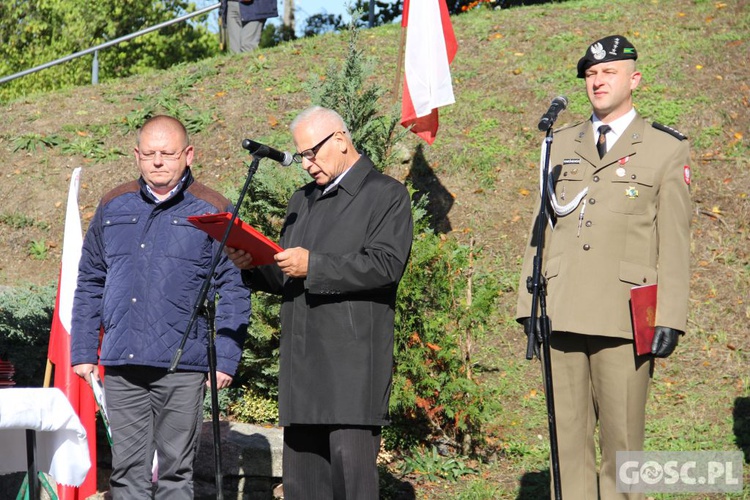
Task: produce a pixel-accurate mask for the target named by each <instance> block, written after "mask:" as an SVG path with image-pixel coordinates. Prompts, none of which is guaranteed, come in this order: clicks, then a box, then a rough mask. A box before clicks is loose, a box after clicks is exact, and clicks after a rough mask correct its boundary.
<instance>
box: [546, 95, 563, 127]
mask: <svg viewBox="0 0 750 500" xmlns="http://www.w3.org/2000/svg"><path fill="white" fill-rule="evenodd" d="M567 106H568V98H567V97H565V96H564V95H560V96H557V97H555V98H554V99H552V104H550V105H549V109H548V110H547V112H546V113H544V116H542V119H541V120H539V130H541V131H542V132H546V131H547V130H549V129H551V128H552V124H554V123H555V120H557V115H559V114H560V112H561V111H562V110H563V109H565V108H566V107H567Z"/></svg>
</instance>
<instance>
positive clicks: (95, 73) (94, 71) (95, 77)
mask: <svg viewBox="0 0 750 500" xmlns="http://www.w3.org/2000/svg"><path fill="white" fill-rule="evenodd" d="M219 5H220V3H216V4H214V5H211V6H209V7H204V8H202V9H200V10H197V11H195V12H191V13H190V14H185V15H183V16H180V17H176V18H174V19H171V20H169V21H165V22H163V23H160V24H157V25H154V26H151V27H150V28H146V29H143V30H141V31H137V32H135V33H131V34H129V35H125V36H121V37H120V38H116V39H115V40H110V41H109V42H105V43H102V44H100V45H96V46H95V47H91V48H89V49H86V50H82V51H80V52H76V53H74V54H70V55H69V56H65V57H61V58H60V59H55V60H54V61H51V62H48V63H44V64H40V65H39V66H35V67H33V68H30V69H27V70H24V71H20V72H18V73H14V74H12V75H9V76H4V77H2V78H0V84H3V83H5V82H9V81H11V80H15V79H16V78H21V77H22V76H26V75H30V74H31V73H36V72H37V71H41V70H43V69H47V68H51V67H52V66H55V65H57V64H62V63H65V62H68V61H71V60H73V59H76V58H77V57H81V56H85V55H88V54H91V53H92V52H93V53H94V61H93V63H92V67H91V83H93V84H96V83H99V54H98V52H99V51H100V50H102V49H106V48H107V47H111V46H113V45H117V44H118V43H122V42H127V41H128V40H132V39H133V38H136V37H139V36H141V35H145V34H146V33H151V32H152V31H156V30H160V29H162V28H164V27H165V26H170V25H172V24H176V23H181V22H182V21H186V20H188V19H190V18H192V17H195V16H200V15H203V14H206V13H208V12H210V11H212V10H214V9H218V8H219Z"/></svg>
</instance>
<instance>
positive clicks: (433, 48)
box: [401, 0, 458, 144]
mask: <svg viewBox="0 0 750 500" xmlns="http://www.w3.org/2000/svg"><path fill="white" fill-rule="evenodd" d="M401 26H402V28H403V29H405V30H406V53H405V57H404V92H403V94H402V98H401V125H403V126H404V127H409V126H412V129H411V130H412V132H414V133H415V134H417V135H418V136H419V137H421V138H422V139H424V140H425V141H427V143H428V144H432V143H433V142H435V136H436V135H437V130H438V108H439V107H440V106H446V105H448V104H453V103H454V102H456V99H455V98H454V97H453V83H452V82H451V72H450V63H451V62H452V61H453V58H454V57H455V56H456V51H457V50H458V42H456V36H455V34H454V33H453V26H452V25H451V20H450V15H449V14H448V7H447V5H446V4H445V0H404V11H403V15H402V17H401Z"/></svg>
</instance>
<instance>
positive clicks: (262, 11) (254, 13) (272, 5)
mask: <svg viewBox="0 0 750 500" xmlns="http://www.w3.org/2000/svg"><path fill="white" fill-rule="evenodd" d="M278 15H279V11H278V7H277V5H276V0H221V8H220V9H219V16H220V17H221V20H222V22H223V23H224V26H225V27H226V33H227V38H228V41H229V50H230V51H231V52H233V53H235V54H236V53H238V52H250V51H253V50H255V49H257V48H258V45H260V37H261V35H262V34H263V26H265V23H266V19H270V18H272V17H278Z"/></svg>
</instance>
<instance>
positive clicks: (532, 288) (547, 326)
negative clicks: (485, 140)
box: [526, 123, 562, 500]
mask: <svg viewBox="0 0 750 500" xmlns="http://www.w3.org/2000/svg"><path fill="white" fill-rule="evenodd" d="M552 139H553V137H552V123H550V124H549V128H548V129H547V136H546V137H545V139H544V141H545V143H546V146H547V147H546V151H545V158H544V170H543V172H542V193H541V194H542V196H541V198H542V201H541V206H540V208H539V215H538V217H537V221H536V224H534V231H535V236H534V237H533V239H536V242H537V247H536V255H535V256H534V263H533V268H532V274H531V276H528V277H527V278H526V289H527V290H528V292H529V293H530V294H531V314H530V316H529V324H530V328H529V330H530V331H527V332H526V334H527V335H528V343H527V345H526V359H533V357H534V352H535V351H536V344H537V342H538V341H537V339H538V338H540V337H541V339H542V374H543V376H544V393H545V394H546V399H547V421H548V425H549V439H550V455H551V462H552V482H553V485H554V488H555V500H562V491H561V484H560V456H559V453H558V449H557V423H556V419H555V398H554V393H553V384H552V364H551V361H550V346H549V337H550V333H551V331H552V325H551V323H550V319H549V317H548V316H547V300H546V297H547V279H546V278H545V277H544V276H542V253H543V251H544V233H545V230H546V225H547V221H548V210H549V194H548V191H547V189H548V184H549V171H550V151H551V149H552ZM537 308H538V309H539V312H540V314H539V316H537Z"/></svg>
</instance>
